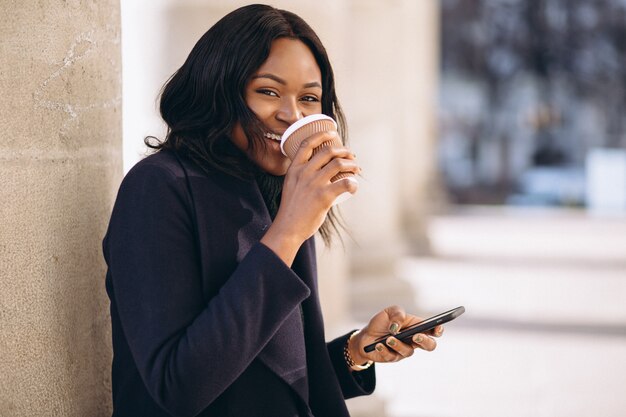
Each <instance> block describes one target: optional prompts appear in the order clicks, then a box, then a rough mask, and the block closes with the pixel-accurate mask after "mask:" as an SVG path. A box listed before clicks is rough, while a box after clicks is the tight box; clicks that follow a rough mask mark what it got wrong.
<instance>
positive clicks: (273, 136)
mask: <svg viewBox="0 0 626 417" xmlns="http://www.w3.org/2000/svg"><path fill="white" fill-rule="evenodd" d="M263 136H264V137H266V138H268V139H272V140H275V141H278V142H280V138H281V135H277V134H276V133H269V132H267V133H265V134H264V135H263Z"/></svg>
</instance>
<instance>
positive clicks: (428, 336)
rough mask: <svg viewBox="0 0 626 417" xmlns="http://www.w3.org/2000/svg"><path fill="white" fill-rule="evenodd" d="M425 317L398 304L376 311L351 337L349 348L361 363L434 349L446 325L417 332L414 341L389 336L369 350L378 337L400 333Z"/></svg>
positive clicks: (392, 358)
mask: <svg viewBox="0 0 626 417" xmlns="http://www.w3.org/2000/svg"><path fill="white" fill-rule="evenodd" d="M422 320H423V319H422V318H420V317H417V316H413V315H410V314H406V313H405V312H404V310H403V309H402V308H400V307H398V306H392V307H387V308H386V309H384V310H383V311H381V312H380V313H378V314H376V315H375V316H374V317H372V319H371V320H370V322H369V323H368V324H367V326H365V327H364V328H363V329H361V331H360V332H359V333H357V334H356V335H355V336H354V337H353V338H351V339H350V341H349V345H348V349H349V351H350V355H351V356H352V359H353V360H354V362H355V363H356V364H357V365H361V364H364V363H366V362H367V361H374V362H397V361H399V360H402V359H404V358H408V357H409V356H411V355H413V351H414V350H415V349H417V348H420V349H423V350H427V351H432V350H434V349H435V348H436V347H437V342H436V340H435V339H434V338H433V337H439V336H441V334H442V333H443V326H437V327H435V328H434V329H432V330H430V331H429V332H427V333H418V334H414V335H413V337H412V339H411V342H410V343H403V342H401V341H400V340H398V339H396V338H395V337H393V336H390V337H388V338H387V339H386V340H383V341H382V342H380V343H377V344H376V349H375V350H373V351H372V352H370V353H365V350H364V348H365V346H367V345H369V344H371V343H373V342H374V341H375V340H377V339H379V338H381V337H383V336H385V335H388V334H390V333H391V334H397V333H399V332H400V331H402V329H404V328H406V327H408V326H410V325H412V324H415V323H418V322H420V321H422Z"/></svg>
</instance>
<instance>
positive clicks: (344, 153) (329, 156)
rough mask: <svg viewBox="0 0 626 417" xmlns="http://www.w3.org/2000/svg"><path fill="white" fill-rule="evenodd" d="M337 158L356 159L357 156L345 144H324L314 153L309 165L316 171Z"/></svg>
mask: <svg viewBox="0 0 626 417" xmlns="http://www.w3.org/2000/svg"><path fill="white" fill-rule="evenodd" d="M337 159H339V160H346V161H354V159H355V157H354V154H353V153H352V152H350V150H349V149H348V148H345V147H343V146H324V147H322V148H321V149H320V150H319V151H318V152H316V153H315V155H313V157H312V158H311V160H310V161H309V162H308V164H307V167H308V168H310V169H311V170H314V171H317V170H321V169H323V168H325V167H327V166H328V165H329V164H330V163H332V162H333V161H335V160H337Z"/></svg>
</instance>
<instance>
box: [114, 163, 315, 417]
mask: <svg viewBox="0 0 626 417" xmlns="http://www.w3.org/2000/svg"><path fill="white" fill-rule="evenodd" d="M135 168H136V169H133V170H132V171H131V172H130V173H129V174H128V175H127V176H126V178H125V180H124V181H123V183H122V186H121V187H120V191H119V193H118V198H117V200H116V205H115V208H114V210H113V214H112V216H111V222H110V225H109V230H108V232H107V236H106V238H105V241H104V252H105V259H106V261H107V264H108V267H109V270H108V279H109V280H110V286H111V290H110V292H111V293H112V294H111V300H112V303H115V308H116V309H117V312H118V314H119V318H120V321H121V327H122V330H123V333H124V337H125V338H126V340H127V343H128V345H129V348H130V351H131V353H132V356H133V359H134V361H135V363H136V366H137V368H138V371H139V373H140V375H141V377H142V379H143V381H144V383H145V385H146V387H147V389H148V391H149V393H150V394H151V396H152V397H153V399H154V400H155V401H156V402H157V403H158V404H159V406H161V407H162V408H164V409H165V410H166V411H168V412H169V413H170V414H172V415H174V416H194V415H196V414H198V413H199V412H200V411H202V410H203V409H204V408H206V407H207V406H208V405H210V404H211V402H213V401H214V400H215V399H216V398H217V397H218V396H219V395H220V394H221V393H222V392H223V391H224V390H225V389H226V388H227V387H228V386H229V385H230V384H231V383H232V382H233V381H234V380H235V379H236V378H237V377H238V376H239V375H240V374H241V373H242V372H243V371H244V370H245V368H246V367H247V366H248V365H249V364H250V363H251V361H252V360H253V359H254V358H255V357H256V356H257V355H258V354H259V352H260V351H261V350H262V349H263V347H264V346H265V345H266V344H267V342H268V341H269V340H270V339H271V338H272V336H273V335H274V333H275V332H276V331H277V329H278V328H279V327H280V326H281V323H283V321H284V320H285V319H286V318H287V317H288V316H289V315H290V314H292V312H293V311H294V310H295V309H297V308H298V305H299V304H300V303H301V302H302V301H303V300H304V299H305V298H307V297H308V296H309V294H310V290H309V288H308V286H307V285H306V284H305V283H304V282H303V281H302V280H301V279H300V278H299V277H298V276H297V275H296V274H295V273H294V272H293V271H292V270H291V269H290V268H289V267H288V266H287V265H286V264H285V263H284V262H282V260H280V258H278V257H277V256H276V255H275V254H274V252H272V251H271V250H270V249H269V248H267V247H266V246H264V245H262V244H261V243H257V244H256V245H255V246H253V247H252V248H251V249H250V251H249V252H248V253H247V255H246V256H245V257H244V258H243V259H242V261H241V262H240V264H239V265H238V266H237V268H236V270H235V271H234V272H233V273H232V275H231V276H230V277H229V279H228V280H227V281H226V283H225V284H224V285H223V286H222V288H221V289H220V291H219V293H218V294H217V295H216V296H214V297H213V298H212V299H211V300H210V301H208V302H205V300H203V295H202V282H201V274H200V266H199V265H200V263H199V260H198V256H199V255H198V248H197V247H196V243H195V239H194V231H193V226H192V220H191V219H192V218H191V211H190V210H191V208H190V203H189V196H188V191H187V188H186V183H185V179H184V177H182V178H181V177H179V176H177V175H175V174H174V173H172V172H170V171H169V169H167V168H166V167H162V166H157V165H150V164H139V165H138V166H136V167H135ZM233 232H234V233H236V231H233ZM277 300H280V301H279V302H277Z"/></svg>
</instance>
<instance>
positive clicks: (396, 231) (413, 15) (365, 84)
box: [346, 0, 438, 319]
mask: <svg viewBox="0 0 626 417" xmlns="http://www.w3.org/2000/svg"><path fill="white" fill-rule="evenodd" d="M437 8H438V3H437V2H436V1H434V0H428V1H426V0H425V1H419V2H415V1H411V0H405V1H393V2H378V1H373V0H372V1H363V0H359V1H357V0H353V1H352V2H351V23H350V31H351V36H352V37H353V38H354V39H358V42H356V41H355V42H354V44H352V45H351V48H350V55H351V62H352V67H351V69H350V71H349V73H350V74H351V78H350V79H349V93H348V97H349V101H348V102H346V108H347V110H348V113H349V120H350V138H351V143H352V148H353V149H354V150H355V152H356V154H357V156H358V159H359V161H360V163H361V165H362V167H363V169H364V171H363V179H362V180H361V187H360V190H359V193H358V195H357V196H355V197H354V198H353V199H351V200H350V201H349V202H347V203H346V207H347V209H348V210H347V212H348V214H349V216H348V218H349V223H350V224H351V229H352V230H354V238H355V242H354V245H353V246H352V248H351V249H352V257H351V258H352V271H353V273H354V275H353V286H352V288H351V294H352V306H353V310H354V313H355V314H356V316H357V317H359V318H362V319H365V318H366V317H367V316H369V315H371V314H372V313H374V312H376V311H378V310H379V309H380V308H382V307H385V306H387V305H391V304H399V305H402V306H404V307H405V308H406V309H408V310H410V311H415V306H414V305H413V304H414V302H413V298H414V294H413V290H412V288H411V287H410V286H409V285H408V284H407V283H406V282H405V281H403V280H402V279H400V278H398V277H397V276H396V275H395V270H394V268H395V264H396V261H397V260H398V259H399V257H401V256H403V255H404V254H405V253H406V252H408V251H409V248H410V246H412V244H411V242H417V243H419V244H420V246H422V247H423V246H425V245H426V243H427V239H426V237H425V234H424V219H425V217H424V214H425V211H424V210H423V207H424V205H423V203H422V202H421V199H425V198H427V197H426V196H427V194H428V193H427V191H426V189H427V187H429V186H430V181H431V178H430V177H431V172H432V171H433V168H432V167H433V166H434V159H435V155H434V146H433V140H434V135H433V132H434V122H433V119H434V109H433V106H434V101H433V97H432V96H433V95H434V92H435V91H436V68H437V64H436V52H435V51H436V48H437V38H438V37H437V35H436V31H437V23H436V22H433V20H436V19H437V18H438V17H437V13H436V11H437ZM433 61H434V62H433Z"/></svg>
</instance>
